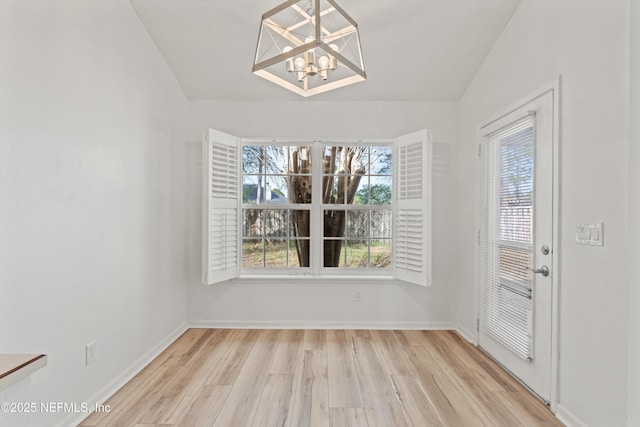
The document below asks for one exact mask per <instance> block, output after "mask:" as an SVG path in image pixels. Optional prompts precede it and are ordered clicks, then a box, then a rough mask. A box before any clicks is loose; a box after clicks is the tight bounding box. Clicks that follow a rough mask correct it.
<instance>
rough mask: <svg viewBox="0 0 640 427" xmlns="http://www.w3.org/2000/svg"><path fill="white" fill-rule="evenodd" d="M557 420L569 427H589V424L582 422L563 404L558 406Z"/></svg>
mask: <svg viewBox="0 0 640 427" xmlns="http://www.w3.org/2000/svg"><path fill="white" fill-rule="evenodd" d="M556 418H558V419H559V420H560V421H562V422H563V423H564V424H565V425H566V426H567V427H589V425H588V424H587V423H585V422H584V421H582V420H581V419H580V418H578V417H577V416H576V415H574V414H573V413H572V412H571V411H569V410H568V409H567V408H566V407H564V406H563V405H562V404H561V403H558V405H557V406H556Z"/></svg>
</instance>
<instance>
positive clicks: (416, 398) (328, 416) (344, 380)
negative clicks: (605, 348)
mask: <svg viewBox="0 0 640 427" xmlns="http://www.w3.org/2000/svg"><path fill="white" fill-rule="evenodd" d="M105 404H107V405H110V407H111V411H110V412H109V413H106V412H102V413H94V414H91V415H90V416H89V417H88V418H87V419H85V420H84V421H83V422H82V423H81V424H80V425H81V426H101V427H102V426H195V427H201V426H216V427H243V426H247V427H257V426H283V427H303V426H310V427H311V426H313V427H315V426H318V427H322V426H327V427H329V426H331V427H358V426H363V427H367V426H368V427H374V426H381V427H395V426H420V427H427V426H442V427H445V426H452V427H460V426H472V427H475V426H496V427H497V426H505V427H507V426H508V427H518V426H523V427H533V426H536V427H538V426H562V423H560V421H558V420H557V419H556V418H555V417H554V416H553V414H552V413H551V412H550V411H549V410H548V409H547V408H546V407H545V406H544V405H543V404H542V403H541V402H540V401H538V400H537V399H536V398H535V397H533V396H532V395H531V394H530V393H529V392H528V391H527V390H526V389H525V388H524V387H522V386H521V385H520V384H519V383H518V382H517V381H515V380H514V379H513V378H511V377H510V376H509V375H508V374H507V373H506V372H505V371H503V370H502V369H501V368H500V367H499V366H497V365H496V364H495V363H494V362H493V361H492V360H491V359H490V358H488V357H487V356H486V355H485V354H484V353H482V352H481V351H480V350H478V349H477V348H476V347H474V346H472V345H470V344H469V343H467V342H466V341H465V340H464V339H462V338H460V337H459V336H458V335H457V334H456V333H454V332H451V331H363V330H357V331H356V330H328V331H325V330H230V329H190V330H188V331H187V332H185V333H184V334H183V335H182V336H181V337H180V338H179V339H178V340H176V342H174V343H173V344H172V345H171V346H170V347H169V348H167V350H165V351H164V352H163V353H162V354H161V355H160V356H159V357H157V358H156V359H155V360H154V361H153V362H151V363H150V364H149V365H148V366H147V367H146V368H145V369H143V370H142V371H141V372H140V373H139V374H138V375H137V376H136V377H135V378H133V379H132V380H131V381H130V382H129V383H127V384H126V385H125V386H124V387H122V389H120V390H119V391H118V392H117V393H116V394H115V395H113V396H112V397H111V398H110V399H109V400H108V401H107V402H105Z"/></svg>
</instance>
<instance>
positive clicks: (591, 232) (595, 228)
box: [576, 222, 604, 246]
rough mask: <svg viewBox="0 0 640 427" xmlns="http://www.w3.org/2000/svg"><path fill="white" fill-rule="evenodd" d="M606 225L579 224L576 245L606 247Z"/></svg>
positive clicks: (599, 223) (597, 223)
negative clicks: (604, 228)
mask: <svg viewBox="0 0 640 427" xmlns="http://www.w3.org/2000/svg"><path fill="white" fill-rule="evenodd" d="M603 227H604V223H602V222H596V223H592V224H578V226H577V227H576V243H578V244H580V245H592V246H604V239H603V237H604V235H603Z"/></svg>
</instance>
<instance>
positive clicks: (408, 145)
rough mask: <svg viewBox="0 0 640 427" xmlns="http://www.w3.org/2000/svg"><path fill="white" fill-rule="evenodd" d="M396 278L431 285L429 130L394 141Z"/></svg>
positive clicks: (394, 268)
mask: <svg viewBox="0 0 640 427" xmlns="http://www.w3.org/2000/svg"><path fill="white" fill-rule="evenodd" d="M395 147H396V148H395V151H396V154H395V158H396V177H397V186H396V189H397V190H396V206H395V214H394V243H393V244H394V257H393V258H394V262H393V270H394V276H395V277H396V278H397V279H399V280H403V281H406V282H410V283H414V284H417V285H421V286H427V285H430V284H431V151H432V147H431V135H430V133H429V132H427V131H426V130H423V131H419V132H415V133H412V134H409V135H405V136H402V137H399V138H397V139H396V141H395Z"/></svg>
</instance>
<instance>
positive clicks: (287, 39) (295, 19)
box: [253, 0, 367, 97]
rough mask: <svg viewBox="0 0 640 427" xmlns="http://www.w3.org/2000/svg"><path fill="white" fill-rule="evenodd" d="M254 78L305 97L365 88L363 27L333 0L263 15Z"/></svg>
mask: <svg viewBox="0 0 640 427" xmlns="http://www.w3.org/2000/svg"><path fill="white" fill-rule="evenodd" d="M253 73H254V74H256V75H258V76H260V77H262V78H265V79H267V80H269V81H271V82H273V83H275V84H277V85H280V86H282V87H283V88H285V89H288V90H290V91H292V92H295V93H297V94H298V95H301V96H304V97H307V96H312V95H316V94H318V93H322V92H326V91H328V90H332V89H337V88H340V87H343V86H347V85H350V84H353V83H357V82H361V81H363V80H365V79H366V78H367V75H366V73H365V71H364V62H363V60H362V50H361V47H360V35H359V33H358V24H357V23H356V21H354V20H353V19H352V18H351V17H350V16H349V15H347V13H346V12H345V11H344V10H343V9H342V8H341V7H340V6H338V5H337V4H336V2H335V1H334V0H288V1H286V2H284V3H282V4H281V5H279V6H277V7H275V8H273V9H271V10H270V11H268V12H266V13H265V14H264V15H262V21H261V23H260V33H259V35H258V45H257V47H256V54H255V59H254V62H253Z"/></svg>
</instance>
